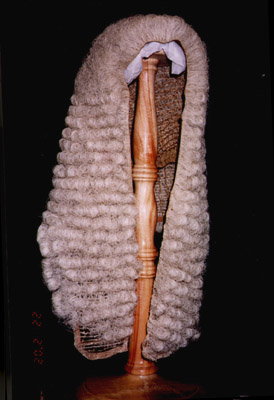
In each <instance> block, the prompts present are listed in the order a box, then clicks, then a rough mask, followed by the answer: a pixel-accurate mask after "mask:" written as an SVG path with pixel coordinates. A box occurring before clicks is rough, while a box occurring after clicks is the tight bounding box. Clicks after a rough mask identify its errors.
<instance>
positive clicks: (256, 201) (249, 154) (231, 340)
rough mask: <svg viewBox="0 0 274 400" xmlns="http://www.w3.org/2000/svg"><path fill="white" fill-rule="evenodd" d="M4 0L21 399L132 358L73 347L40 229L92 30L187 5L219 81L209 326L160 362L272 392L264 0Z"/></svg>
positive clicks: (11, 274)
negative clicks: (50, 285)
mask: <svg viewBox="0 0 274 400" xmlns="http://www.w3.org/2000/svg"><path fill="white" fill-rule="evenodd" d="M6 3H7V4H8V5H9V6H8V7H6V8H5V9H4V8H3V9H2V11H1V27H2V39H1V64H2V65H1V66H2V87H3V116H4V118H3V120H4V137H3V159H4V163H3V173H2V178H3V184H2V200H3V203H2V210H3V213H2V226H3V229H2V232H3V233H4V235H3V245H4V246H3V250H4V251H3V255H4V261H5V262H4V287H5V291H4V294H5V301H6V304H5V306H6V310H8V311H9V313H7V314H6V320H5V325H6V331H7V332H8V331H9V335H8V336H7V337H6V344H5V348H6V350H7V356H8V358H7V368H9V361H10V364H11V375H12V384H13V391H14V397H13V398H14V399H16V400H17V399H19V398H21V399H22V398H26V399H32V398H33V399H39V396H40V391H41V390H42V391H43V393H44V396H45V399H49V400H51V399H55V398H56V399H63V398H64V399H70V398H73V397H72V396H73V392H74V389H75V387H76V386H77V385H78V384H79V383H80V382H81V381H82V380H83V379H84V378H85V376H89V375H92V374H94V373H95V372H98V371H101V372H102V371H104V372H106V373H110V374H111V373H113V371H115V372H117V371H118V369H119V368H121V367H122V366H123V364H124V363H125V361H126V355H119V356H115V357H113V358H112V359H110V360H104V361H96V362H91V361H87V360H86V359H84V358H83V357H82V356H81V355H80V354H79V353H78V352H77V351H76V350H75V349H74V346H73V336H72V334H71V332H68V331H67V330H66V328H64V327H63V326H62V325H60V324H59V323H58V321H57V319H56V317H55V316H54V315H53V314H52V312H51V300H50V293H49V292H48V290H47V289H46V287H45V286H44V284H43V282H42V277H41V268H40V262H41V256H40V253H39V249H38V245H37V243H36V232H37V229H38V226H39V224H40V222H41V215H42V212H43V211H44V210H45V207H46V202H47V198H48V194H49V191H50V189H51V187H52V184H51V177H52V168H53V166H54V165H55V164H56V154H57V152H58V151H59V145H58V141H59V139H60V138H61V131H62V129H63V127H64V119H65V116H66V113H67V109H68V106H69V103H70V96H71V95H72V92H73V84H74V79H75V76H76V73H77V71H78V69H79V67H80V66H81V64H82V61H83V58H84V57H85V55H86V54H87V52H88V50H89V48H90V46H91V43H92V40H93V39H94V38H95V37H96V36H97V35H98V34H100V33H101V32H102V31H103V30H104V29H105V28H106V27H107V26H108V25H109V24H110V23H112V22H115V21H117V20H119V19H120V18H123V17H128V16H130V15H135V14H146V13H155V14H163V13H165V14H170V15H179V16H181V17H183V18H184V19H185V20H186V22H187V23H189V24H190V25H192V27H193V28H194V29H195V30H196V31H197V33H198V34H199V35H200V37H201V38H202V40H203V41H204V42H205V43H206V45H207V49H208V57H209V68H210V87H211V89H210V97H209V105H208V117H207V126H206V143H207V166H208V172H207V174H208V191H209V207H210V209H209V211H210V217H211V219H210V222H211V241H210V253H209V257H208V260H207V273H206V275H205V285H204V301H203V307H202V310H201V329H202V336H201V338H200V340H199V341H198V342H196V343H193V344H191V345H190V346H189V347H188V348H186V349H183V350H180V351H178V352H177V353H176V354H174V355H173V356H171V357H169V358H168V359H165V360H162V361H161V362H160V363H159V365H160V371H162V373H164V374H166V375H168V374H169V375H171V376H173V377H174V378H175V377H178V378H179V379H181V380H182V381H183V382H185V383H189V382H190V383H197V382H199V383H201V384H202V385H203V386H204V388H205V390H206V394H207V396H208V397H214V396H216V397H217V398H222V397H224V398H225V397H233V396H234V397H235V396H240V395H249V396H256V395H259V394H260V395H264V396H267V395H273V269H272V268H273V265H272V262H273V259H272V246H273V243H272V239H273V237H272V222H273V220H272V218H273V215H272V202H273V198H272V194H273V192H272V185H273V175H272V171H273V164H272V160H273V147H272V125H271V124H272V122H271V98H270V93H271V92H270V64H269V48H270V46H269V38H268V31H269V23H271V21H272V17H271V15H272V14H271V10H270V11H269V10H268V7H267V4H268V3H267V2H266V1H252V2H248V1H219V2H214V1H196V0H194V1H181V2H169V3H170V4H167V2H166V4H165V3H163V2H162V3H161V4H160V5H156V6H155V5H153V3H151V2H147V4H146V5H142V4H137V2H136V4H135V3H134V4H133V2H129V3H127V4H124V2H123V3H122V4H119V3H117V2H115V3H114V4H113V3H108V2H104V1H77V2H76V1H75V2H63V3H62V2H57V1H56V2H55V3H53V2H52V3H50V2H43V1H40V2H39V1H21V2H18V3H17V4H16V3H13V2H6ZM7 4H6V5H7ZM269 17H270V18H269ZM5 199H6V201H5ZM33 313H36V316H37V315H38V317H39V318H38V319H37V318H36V320H38V321H39V322H42V325H41V326H38V325H37V324H35V322H34V317H33V315H35V314H33ZM9 339H10V345H11V347H9ZM34 339H37V340H42V341H43V343H42V345H43V355H42V356H41V359H42V360H43V365H38V364H34V354H33V351H34V350H35V349H37V347H35V343H33V340H34ZM36 343H37V342H36ZM40 354H41V353H40ZM8 376H9V374H8Z"/></svg>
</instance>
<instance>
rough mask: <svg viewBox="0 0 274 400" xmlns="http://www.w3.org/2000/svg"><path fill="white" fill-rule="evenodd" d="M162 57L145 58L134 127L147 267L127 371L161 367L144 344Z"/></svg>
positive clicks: (139, 234) (139, 232)
mask: <svg viewBox="0 0 274 400" xmlns="http://www.w3.org/2000/svg"><path fill="white" fill-rule="evenodd" d="M158 63H159V58H158V57H157V56H151V57H150V58H148V59H144V60H143V71H142V72H141V74H140V75H139V89H138V97H137V107H136V115H135V121H134V130H133V157H134V166H133V172H132V176H133V181H134V183H135V197H136V204H137V208H138V219H137V227H136V239H137V242H138V244H139V253H138V258H139V259H140V260H141V261H142V264H143V268H142V270H141V274H140V277H139V279H138V281H137V294H138V305H137V307H136V311H135V322H134V328H133V334H132V336H131V338H130V343H129V357H128V362H127V365H126V367H125V368H126V371H127V372H129V373H131V374H134V375H150V374H153V373H155V372H156V371H157V367H156V365H155V363H153V362H151V361H148V360H145V359H144V358H143V357H142V353H141V345H142V342H143V341H144V339H145V337H146V326H147V321H148V317H149V309H150V301H151V295H152V286H153V281H154V278H155V275H156V266H155V259H156V257H157V250H156V247H155V245H154V232H155V228H156V222H157V206H156V200H155V196H154V184H155V182H156V180H157V167H156V157H157V124H156V111H155V103H154V80H155V74H156V71H157V65H158Z"/></svg>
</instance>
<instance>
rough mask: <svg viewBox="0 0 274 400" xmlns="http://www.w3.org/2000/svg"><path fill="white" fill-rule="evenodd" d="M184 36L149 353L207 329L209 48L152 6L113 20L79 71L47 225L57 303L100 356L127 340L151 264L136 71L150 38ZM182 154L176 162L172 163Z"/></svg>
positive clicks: (47, 260)
mask: <svg viewBox="0 0 274 400" xmlns="http://www.w3.org/2000/svg"><path fill="white" fill-rule="evenodd" d="M173 40H175V41H177V43H179V44H180V45H181V46H182V48H183V50H184V52H185V55H186V59H187V74H186V85H185V89H184V107H183V113H182V114H181V115H182V117H181V118H182V123H181V126H180V130H181V133H180V140H179V144H178V153H177V159H176V175H175V178H174V181H173V185H172V189H171V192H170V197H169V201H168V205H167V210H166V214H165V219H164V226H163V239H162V243H161V248H160V254H159V261H158V266H157V274H156V278H155V283H154V288H153V295H152V300H151V310H150V317H149V321H148V325H147V337H146V339H145V341H144V343H143V347H142V352H143V356H144V357H145V358H147V359H150V360H153V361H155V360H157V359H159V358H161V357H167V356H168V355H170V354H171V353H173V352H174V351H176V350H177V349H179V348H180V347H185V346H186V345H187V344H188V342H189V341H190V340H192V339H197V338H198V337H199V331H198V321H199V309H200V306H201V300H202V284H203V279H202V274H203V271H204V269H205V259H206V256H207V252H208V242H209V234H208V232H209V222H208V221H209V217H208V212H207V206H208V205H207V189H206V176H205V170H206V164H205V143H204V138H203V134H204V127H205V121H206V105H207V92H208V77H207V76H208V71H207V69H208V67H207V56H206V50H205V46H204V44H203V43H202V42H201V40H200V38H199V37H198V35H197V33H196V32H195V31H194V30H193V29H192V28H191V27H190V26H189V25H188V24H187V23H186V22H185V21H184V20H183V19H181V18H180V17H176V16H167V15H160V16H157V15H146V16H142V15H140V16H135V17H130V18H127V19H123V20H120V21H118V22H116V23H115V24H112V25H110V26H109V27H108V28H107V29H106V30H105V31H104V32H103V33H102V34H101V35H100V36H99V37H98V38H97V39H95V41H94V42H93V45H92V47H91V50H90V53H89V54H88V56H87V58H86V59H85V60H84V62H83V65H82V67H81V69H80V70H79V72H78V75H77V77H76V81H75V89H74V94H73V96H72V98H71V106H70V108H69V110H68V116H67V118H66V125H67V127H66V128H65V129H64V130H63V133H62V139H61V140H60V147H61V152H60V153H59V154H58V157H57V159H58V164H57V166H56V167H55V168H54V171H53V173H54V176H53V189H52V190H51V192H50V195H49V201H48V204H47V210H46V211H45V212H44V213H43V220H42V223H41V225H40V227H39V230H38V242H39V245H40V249H41V254H42V256H43V262H42V267H43V277H44V280H45V282H46V284H47V286H48V288H49V290H50V291H52V292H53V293H52V302H53V309H54V312H55V313H56V315H57V316H58V317H59V318H60V319H62V320H63V321H64V322H65V323H66V324H67V325H68V326H69V327H71V328H72V330H73V331H74V333H75V346H76V347H77V349H78V350H79V351H80V352H81V353H82V354H83V355H84V356H85V357H87V358H89V359H97V358H105V357H109V356H112V355H114V354H116V353H118V352H122V351H126V350H127V345H128V339H129V336H130V335H131V333H132V327H133V321H134V309H135V306H136V303H137V296H136V280H137V278H138V276H139V273H140V270H141V267H142V266H141V264H140V262H139V261H138V259H137V254H138V245H137V243H136V238H135V227H136V216H137V209H136V204H135V197H134V191H133V185H132V160H131V144H130V143H131V139H130V129H129V98H130V95H129V88H128V86H127V84H126V82H125V79H124V70H125V69H126V67H127V66H128V64H129V63H130V62H131V61H132V60H133V59H134V58H135V57H136V56H137V54H138V53H139V52H140V50H141V49H142V47H143V46H144V45H145V44H146V43H148V42H151V41H158V42H163V43H166V42H170V41H173ZM180 90H181V89H180ZM181 112H182V110H181ZM171 135H172V133H171ZM163 159H165V157H164V156H163ZM172 162H173V163H174V159H173V161H172V160H171V164H170V163H168V164H166V165H165V166H164V167H165V168H167V169H170V168H171V167H172ZM171 169H172V168H171ZM173 170H174V171H175V168H173ZM159 175H161V174H159ZM162 175H164V174H162ZM158 186H159V185H158ZM157 190H158V189H157ZM169 190H170V189H169ZM157 193H158V191H157Z"/></svg>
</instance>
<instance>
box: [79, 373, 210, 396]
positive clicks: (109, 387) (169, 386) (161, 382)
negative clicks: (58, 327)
mask: <svg viewBox="0 0 274 400" xmlns="http://www.w3.org/2000/svg"><path fill="white" fill-rule="evenodd" d="M202 393H203V390H202V388H201V387H200V386H199V385H195V384H183V383H181V382H178V381H173V380H171V379H165V378H163V377H161V376H158V375H156V374H153V375H147V376H136V375H131V374H124V375H118V376H111V377H106V376H104V377H92V378H88V379H87V380H86V381H85V382H84V383H83V384H82V386H81V387H80V388H79V390H78V393H77V400H92V399H93V400H96V399H98V400H99V399H100V400H114V399H116V400H118V399H119V400H125V399H126V400H142V399H145V400H163V399H165V400H167V399H168V400H172V399H192V398H195V397H199V396H200V395H201V394H202Z"/></svg>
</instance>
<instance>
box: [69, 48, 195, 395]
mask: <svg viewBox="0 0 274 400" xmlns="http://www.w3.org/2000/svg"><path fill="white" fill-rule="evenodd" d="M161 64H162V65H166V64H167V59H166V57H165V54H164V52H163V51H161V52H158V53H154V54H153V55H152V56H150V57H149V58H148V59H144V60H143V71H142V72H141V74H140V75H139V78H138V79H139V89H138V98H137V107H136V115H135V121H134V131H133V156H134V167H133V174H132V176H133V181H134V184H135V197H136V203H137V208H138V212H139V214H138V219H137V227H136V239H137V242H138V245H139V253H138V258H139V259H140V260H141V261H142V263H143V268H142V270H141V273H140V277H139V279H138V281H137V294H138V305H137V307H136V311H135V323H134V328H133V334H132V336H131V338H130V344H129V357H128V362H127V364H126V367H125V369H126V371H127V372H128V373H127V374H124V375H119V376H112V377H92V378H88V379H87V380H86V382H85V383H84V384H83V385H82V386H81V388H80V390H79V392H78V397H77V399H78V400H91V399H123V400H141V399H146V400H149V399H153V400H157V399H169V400H171V399H186V398H192V397H194V396H195V395H196V394H197V393H198V392H199V391H200V388H199V386H197V385H186V384H182V383H180V382H175V381H171V380H167V379H165V378H163V377H160V376H158V375H156V371H157V366H156V364H155V363H153V362H152V361H148V360H145V359H144V358H143V357H142V352H141V345H142V342H143V341H144V339H145V337H146V325H147V321H148V317H149V308H150V301H151V295H152V286H153V281H154V278H155V275H156V266H155V259H156V257H157V250H156V248H155V245H154V233H155V227H156V222H157V208H156V200H155V196H154V184H155V182H156V180H157V167H156V157H157V123H156V111H155V103H154V79H155V75H156V72H157V67H158V66H160V65H161Z"/></svg>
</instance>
